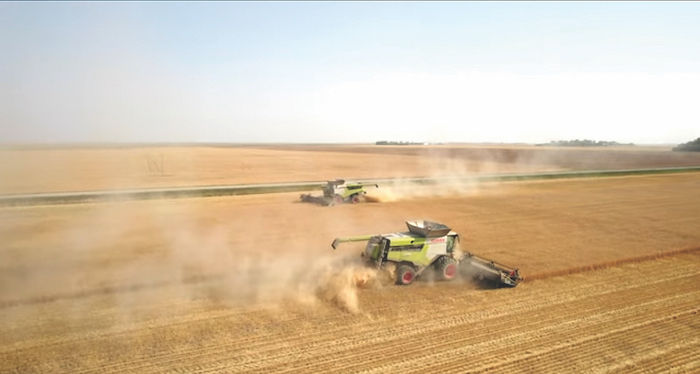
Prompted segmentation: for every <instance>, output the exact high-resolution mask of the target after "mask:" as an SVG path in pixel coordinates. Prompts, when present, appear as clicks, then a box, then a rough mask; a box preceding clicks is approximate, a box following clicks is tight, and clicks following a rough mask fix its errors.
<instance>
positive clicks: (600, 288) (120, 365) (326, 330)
mask: <svg viewBox="0 0 700 374" xmlns="http://www.w3.org/2000/svg"><path fill="white" fill-rule="evenodd" d="M693 259H694V258H693V257H688V256H682V257H681V258H680V260H679V259H673V258H669V259H661V260H658V261H650V262H647V263H644V264H642V265H639V266H636V267H633V268H629V269H627V270H626V271H625V272H627V273H629V276H630V277H632V278H635V279H636V278H637V277H639V275H640V274H644V273H647V272H654V273H657V276H655V278H654V280H655V281H656V283H657V284H658V288H659V290H664V289H669V290H670V291H668V292H671V291H672V290H671V288H668V287H666V285H665V284H663V279H665V280H666V282H668V283H670V284H671V285H674V284H678V283H679V282H678V280H679V279H681V278H684V277H685V278H687V276H688V275H690V274H692V273H693V272H695V274H697V269H698V268H697V265H696V263H695V262H694V261H693ZM669 268H672V269H673V271H669ZM655 270H661V271H655ZM678 272H684V273H685V276H683V275H679V274H678ZM635 274H637V275H636V276H635ZM577 277H586V278H580V279H577ZM577 277H574V278H570V277H561V278H560V279H558V280H554V281H552V280H546V281H543V282H547V283H541V285H545V284H548V285H549V286H547V287H536V288H532V285H527V286H529V287H524V288H523V290H524V293H520V294H522V295H525V294H526V295H528V297H525V298H522V299H518V300H517V301H518V303H516V305H513V306H514V307H515V308H514V309H513V310H511V312H512V313H514V314H515V315H522V317H523V318H524V317H527V316H528V315H530V316H533V315H535V316H536V314H532V313H541V314H542V315H547V314H551V313H547V312H546V306H547V305H542V304H541V301H540V300H544V299H546V300H549V302H550V305H560V306H563V305H566V304H567V303H568V302H570V301H571V300H573V299H575V298H580V297H586V294H588V297H596V296H595V295H597V294H601V293H606V292H607V293H609V294H610V295H611V296H610V297H612V295H613V294H614V293H615V292H620V291H621V290H625V289H633V288H640V287H645V286H646V285H645V284H643V283H640V284H627V283H622V284H621V283H619V282H618V283H616V281H618V280H619V279H618V278H619V277H620V272H617V271H615V272H610V271H608V272H599V273H597V274H592V277H589V276H588V275H580V276H577ZM644 281H645V282H647V283H649V282H648V281H647V280H646V279H644ZM552 282H554V283H552ZM533 284H540V283H537V282H535V283H533ZM524 286H526V285H524ZM553 286H554V287H555V289H552V288H551V287H553ZM571 286H574V287H573V288H571ZM393 290H396V291H392V293H394V294H396V295H399V296H397V297H391V298H389V299H390V300H391V299H394V300H401V299H402V298H403V297H405V296H411V295H413V296H414V297H418V300H420V305H412V303H410V302H405V300H404V301H403V303H402V304H400V305H399V306H398V307H399V308H402V305H404V306H408V307H409V308H408V309H407V310H406V311H403V310H402V312H401V313H399V314H398V315H394V316H392V319H393V318H394V317H396V318H399V317H403V318H405V317H409V318H407V319H406V321H405V323H404V324H403V326H394V327H395V328H393V329H388V330H387V329H383V327H386V323H387V322H388V320H387V319H381V318H378V317H377V319H376V320H375V321H369V323H368V321H367V320H366V318H365V317H362V316H360V317H358V316H348V315H344V314H339V313H335V314H333V313H329V314H328V315H326V316H325V317H323V318H320V319H319V320H316V319H315V317H314V316H309V315H305V314H303V313H298V314H296V315H293V316H292V318H290V319H288V320H287V321H286V322H283V323H282V324H281V325H280V327H281V329H269V330H265V331H264V332H263V333H262V334H256V333H252V334H248V335H245V336H244V337H241V339H238V338H233V339H231V336H227V335H225V334H217V335H216V336H217V337H219V336H220V337H222V338H225V340H222V339H212V340H207V341H202V342H200V343H197V344H196V345H193V346H192V345H184V346H183V344H182V341H181V339H182V336H183V335H182V334H187V331H188V329H190V328H191V327H192V326H193V323H194V326H196V328H195V329H193V330H191V331H199V330H202V331H217V332H218V330H221V329H226V328H230V323H231V322H232V321H233V322H236V325H235V326H238V325H240V323H238V322H240V321H241V320H245V319H247V318H248V317H247V316H251V319H250V320H251V321H252V322H251V323H254V324H256V323H265V321H266V319H265V318H262V319H261V318H257V319H256V318H255V315H256V314H257V312H255V311H251V310H246V309H244V308H241V309H237V310H235V311H232V312H231V313H226V312H225V311H220V312H218V313H219V317H218V318H217V319H213V320H212V319H210V318H209V317H211V316H212V315H211V314H209V315H204V316H199V315H198V316H196V317H197V318H194V319H192V318H190V319H188V318H180V319H178V322H177V324H167V325H161V326H149V327H147V328H143V329H140V330H139V329H133V330H129V331H126V332H123V333H118V334H114V333H106V334H103V335H101V337H99V338H94V337H92V338H90V339H88V341H85V342H77V341H76V340H77V339H73V342H70V341H65V342H62V343H61V344H59V345H57V346H55V349H56V353H57V354H59V353H60V351H61V350H62V349H69V350H71V351H77V352H83V353H82V354H80V355H78V356H74V355H72V356H73V360H75V361H76V362H90V358H89V356H88V355H89V352H90V350H89V349H86V348H83V349H81V348H80V347H81V346H77V347H74V346H72V343H82V344H83V346H84V347H87V346H91V345H97V346H100V345H103V344H104V343H102V342H108V341H112V340H117V341H119V340H122V341H124V340H125V341H143V338H144V337H148V336H150V335H151V334H156V335H157V336H158V337H159V338H162V343H163V345H164V348H167V349H163V350H157V351H151V352H144V353H143V354H139V356H140V357H138V356H137V357H130V359H124V360H122V359H117V358H118V357H112V362H111V363H109V362H108V363H107V365H103V366H101V367H99V368H95V367H94V366H93V369H91V371H126V370H132V371H134V370H135V371H138V372H147V371H157V370H158V367H160V368H173V367H180V368H183V364H185V366H184V368H185V369H187V368H188V366H187V364H189V363H192V362H195V363H196V365H194V364H190V365H191V366H189V368H190V369H192V370H190V371H194V370H199V371H206V370H213V371H217V370H219V371H222V370H223V371H241V370H243V371H254V370H263V371H265V370H270V369H272V368H274V367H275V365H276V364H275V362H277V363H281V364H282V368H288V369H295V368H297V369H298V368H299V367H295V366H294V364H293V363H289V362H287V363H286V367H285V361H284V360H285V357H289V356H286V354H297V355H298V358H299V359H300V360H302V361H297V363H298V364H299V365H303V360H311V361H310V363H307V364H306V365H312V364H313V363H314V359H317V358H320V357H321V356H319V355H325V354H327V353H324V352H332V350H338V349H341V353H342V352H343V350H353V349H356V350H365V349H366V344H365V343H367V341H366V340H364V338H369V339H370V341H371V339H374V341H375V342H377V343H378V344H382V343H384V344H393V343H392V341H391V334H392V333H396V334H404V335H403V336H414V335H411V334H406V332H405V331H404V330H405V329H406V328H409V327H411V326H412V325H422V324H423V323H426V325H427V323H432V322H435V324H431V325H427V326H426V327H428V328H429V329H428V330H423V331H427V332H428V333H430V331H431V330H438V329H440V328H442V327H445V326H440V325H439V324H440V323H443V322H445V321H447V322H450V321H451V322H450V323H452V326H462V325H464V324H469V323H472V324H475V323H481V322H484V321H485V320H488V319H489V318H490V319H491V320H492V321H497V320H499V319H503V318H505V317H509V316H508V314H507V313H506V314H503V313H502V310H500V308H498V307H497V305H498V304H501V303H502V302H504V301H508V299H509V298H511V297H512V294H513V293H512V292H511V291H517V290H518V289H516V290H499V291H481V292H489V293H490V295H489V296H488V304H487V305H489V307H488V308H487V310H485V311H480V310H479V309H480V308H481V307H480V306H474V305H471V304H470V302H469V300H464V301H462V300H459V303H457V304H455V305H456V306H460V307H459V308H455V305H442V304H441V303H440V299H441V296H444V294H445V293H446V292H451V287H450V286H448V287H421V288H413V289H405V288H396V289H393ZM655 290H656V289H654V288H650V289H649V292H651V291H655ZM385 291H386V290H385ZM592 291H595V292H592ZM396 292H398V293H396ZM635 292H643V291H640V290H637V291H635ZM381 293H382V292H379V293H376V292H375V293H371V292H370V294H372V296H373V297H374V299H371V300H369V305H368V306H367V308H368V309H369V311H370V313H377V315H378V316H384V315H390V314H392V313H393V314H395V313H396V306H392V305H391V303H389V304H387V302H386V301H387V300H386V299H384V298H383V296H382V295H381ZM384 293H386V292H384ZM414 293H415V294H414ZM472 294H479V292H474V291H463V292H456V293H455V295H456V296H455V295H451V296H455V297H457V298H463V297H464V296H466V295H472ZM402 295H403V296H402ZM421 295H427V296H429V297H426V298H425V299H422V298H421ZM516 295H517V294H516ZM548 296H549V297H548ZM516 297H517V296H516ZM572 298H573V299H572ZM425 303H431V304H434V306H435V307H436V308H437V309H436V308H433V309H431V310H429V311H427V312H426V313H425V314H416V315H411V313H413V311H420V310H421V305H425ZM537 304H539V305H537ZM608 306H619V305H618V304H614V305H608ZM598 307H600V306H599V305H597V304H596V305H592V304H591V306H589V308H598ZM562 310H563V311H570V309H568V308H564V309H562ZM591 310H596V309H591ZM538 311H539V312H538ZM509 313H510V312H509ZM435 315H439V316H441V317H445V319H441V318H438V320H437V321H434V320H435ZM511 316H512V315H511ZM309 317H310V318H312V319H314V323H315V324H316V323H317V325H318V326H316V327H314V328H313V329H311V330H312V331H311V332H310V333H309V332H308V331H307V329H308V328H309V327H308V325H306V326H305V325H304V324H303V323H300V322H303V321H304V320H305V319H306V318H309ZM554 317H556V316H551V318H554ZM540 319H541V318H540ZM557 320H559V319H557ZM193 321H195V322H193ZM196 321H199V322H196ZM523 321H525V320H523ZM553 321H555V320H553ZM392 323H393V322H392ZM531 323H533V324H532V325H531V327H537V326H539V325H538V324H537V323H538V321H534V322H531ZM448 328H449V326H448ZM173 330H175V331H179V333H178V334H175V335H173V334H169V333H168V331H173ZM484 334H488V332H487V331H485V332H484ZM185 336H186V335H185ZM484 336H486V335H484ZM339 338H341V339H339ZM342 338H344V339H345V340H342ZM345 343H348V344H347V345H345ZM46 348H47V347H45V346H34V347H29V346H27V349H24V350H23V351H24V352H25V353H24V354H22V352H19V353H18V354H17V355H16V356H15V358H12V357H11V356H6V355H2V356H4V357H5V359H3V360H0V361H5V362H7V361H6V359H9V361H10V362H12V361H15V359H17V360H20V359H21V358H22V357H24V358H30V357H32V355H33V352H32V351H34V350H38V351H42V350H44V349H46ZM173 348H174V349H173ZM246 352H247V353H246ZM15 353H17V352H15ZM71 353H73V352H71ZM248 353H252V354H253V355H249V354H248ZM86 354H88V355H86ZM344 354H346V353H344ZM13 356H14V355H13ZM59 356H60V355H59ZM81 356H82V357H81ZM358 357H360V358H361V357H362V356H361V355H360V356H358ZM124 358H126V357H124ZM131 359H135V360H131ZM351 359H352V358H351ZM354 360H355V361H357V358H355V359H354ZM29 361H30V362H31V361H33V360H29ZM139 361H141V364H139ZM271 361H272V362H271ZM316 362H317V361H316ZM154 363H158V364H157V365H156V366H154ZM36 365H40V362H38V361H37V363H36ZM29 367H31V366H29ZM83 368H84V367H83ZM72 371H77V370H72Z"/></svg>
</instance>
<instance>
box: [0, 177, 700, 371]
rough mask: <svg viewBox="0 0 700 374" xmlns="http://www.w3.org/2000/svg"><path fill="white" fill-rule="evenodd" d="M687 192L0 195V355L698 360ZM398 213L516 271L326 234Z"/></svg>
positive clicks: (499, 362) (310, 361) (318, 360)
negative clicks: (362, 200) (504, 277)
mask: <svg viewBox="0 0 700 374" xmlns="http://www.w3.org/2000/svg"><path fill="white" fill-rule="evenodd" d="M698 191H700V173H684V174H678V175H659V176H635V177H616V178H603V179H595V178H590V179H581V180H569V181H537V182H517V183H501V184H482V185H478V186H475V185H469V186H458V187H454V186H452V187H450V188H444V189H438V190H437V191H434V192H435V193H434V194H433V195H426V194H418V195H415V194H413V195H412V194H406V195H401V194H394V195H390V196H386V195H385V196H382V199H383V200H384V202H382V203H368V204H362V205H354V206H350V205H347V206H336V207H333V208H326V207H319V206H314V205H310V204H302V203H298V202H297V198H298V195H297V194H272V195H254V196H238V197H225V198H224V197H220V198H203V199H180V200H159V201H132V202H122V203H102V204H78V205H70V206H44V207H41V206H35V207H12V208H2V209H0V222H1V223H2V224H0V237H2V238H3V242H2V246H1V247H0V256H2V263H1V265H0V266H1V267H2V271H1V272H0V309H1V312H2V314H1V315H2V317H1V318H2V319H1V320H0V371H2V372H71V373H73V372H124V371H127V372H139V373H141V372H172V371H182V372H255V371H257V372H271V371H276V372H286V371H290V372H309V371H310V372H319V371H335V372H360V371H378V372H396V371H420V372H425V371H428V370H429V371H433V372H465V371H499V372H500V371H531V372H579V371H592V372H611V371H612V372H615V371H617V372H633V371H650V372H657V371H663V370H668V369H671V368H673V369H674V370H677V371H679V372H697V371H698V370H699V369H700V358H699V357H698V355H697V351H698V349H699V348H700V330H699V327H700V326H699V322H698V321H699V320H698V317H697V311H698V309H699V308H698V305H700V303H699V302H700V291H699V290H698V287H697V284H698V281H700V255H699V254H698V251H696V250H694V249H695V248H698V247H700V231H699V230H698V227H700V198H699V197H698V196H699V195H698ZM408 218H431V219H434V220H438V221H442V222H445V223H448V224H450V225H451V226H452V227H453V228H454V229H455V230H456V231H458V232H460V233H461V234H462V236H463V238H462V243H461V245H462V247H463V248H464V249H467V250H471V251H474V252H476V253H478V254H480V255H483V256H485V257H489V258H493V259H495V260H497V261H500V262H504V263H506V264H511V265H516V266H519V267H520V269H521V272H522V273H523V275H525V277H526V278H527V277H530V279H532V280H531V281H528V282H526V283H524V284H521V285H520V286H519V287H517V288H515V289H498V290H493V289H481V288H479V287H477V286H475V285H472V284H469V283H465V282H457V283H452V284H447V283H440V282H439V283H431V282H419V283H417V284H415V285H412V286H409V287H398V286H393V285H391V284H390V282H387V281H386V279H385V278H384V277H385V274H381V273H380V274H375V273H373V272H371V271H367V270H366V269H364V268H362V267H361V266H360V264H359V263H358V261H357V251H358V248H357V247H352V246H349V247H346V248H343V249H341V250H339V251H337V252H332V251H331V250H330V247H329V244H330V241H331V240H332V239H333V238H334V237H336V236H345V235H354V234H364V233H379V232H391V231H396V230H401V229H403V227H402V225H403V220H404V219H408ZM683 249H686V251H685V252H683V253H681V254H675V255H673V254H672V252H673V251H679V250H683ZM663 253H668V254H669V256H660V257H659V258H657V259H653V260H646V261H641V262H637V261H634V260H630V259H634V258H640V257H641V258H645V257H646V258H651V257H653V256H656V255H658V254H663ZM616 263H620V264H617V265H616ZM596 264H604V266H597V267H596V266H595V265H596ZM586 267H596V268H598V270H595V271H582V270H586ZM358 286H359V287H358Z"/></svg>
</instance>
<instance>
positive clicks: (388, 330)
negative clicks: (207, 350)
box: [214, 312, 463, 370]
mask: <svg viewBox="0 0 700 374" xmlns="http://www.w3.org/2000/svg"><path fill="white" fill-rule="evenodd" d="M458 313H459V312H458ZM426 318H431V317H430V316H426ZM423 322H426V321H416V320H415V319H414V320H411V321H409V322H408V325H413V324H416V325H421V326H422V325H423V324H424V323H423ZM427 322H430V321H427ZM461 322H463V321H461ZM437 323H439V324H445V321H444V320H443V321H438V322H437ZM456 323H457V324H459V323H460V321H457V322H456ZM431 328H432V326H431ZM382 330H383V331H382ZM401 330H402V329H401V328H398V329H394V328H392V327H389V328H385V329H377V331H382V332H381V333H380V334H378V336H379V338H380V341H379V343H378V344H379V345H381V344H383V343H382V339H383V340H386V336H396V335H397V334H401ZM370 333H371V332H370ZM360 334H362V333H360ZM360 334H357V335H360ZM333 335H334V334H333ZM351 340H352V339H351ZM372 340H373V339H372V337H371V336H369V337H368V336H367V335H366V334H364V335H363V339H362V342H363V343H362V344H360V346H361V345H366V343H368V342H371V341H372ZM284 343H285V344H286V348H285V351H286V353H287V354H289V355H294V353H295V352H293V351H292V352H290V351H289V348H291V347H290V346H289V343H290V342H289V341H288V340H286V341H285V342H284ZM336 343H337V344H336V346H341V347H345V348H347V349H346V350H353V349H355V348H357V347H356V346H354V345H350V346H346V345H345V344H343V342H342V341H340V342H336ZM272 351H273V352H274V349H272ZM329 355H331V354H329ZM332 355H335V353H334V354H332ZM288 357H289V356H287V355H285V356H283V357H282V358H284V359H283V360H280V361H279V362H280V364H281V365H282V367H284V366H288ZM260 360H261V361H263V360H264V362H265V363H266V364H265V366H264V367H265V370H276V369H275V368H274V367H270V366H269V363H270V361H271V360H272V361H276V360H275V359H274V357H270V356H268V355H265V354H261V357H260ZM313 360H314V361H315V362H318V360H319V357H318V356H314V357H313ZM256 367H257V368H260V366H258V365H255V366H247V367H246V369H248V370H250V369H254V368H256ZM214 370H216V368H214Z"/></svg>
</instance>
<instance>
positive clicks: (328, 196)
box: [300, 179, 379, 206]
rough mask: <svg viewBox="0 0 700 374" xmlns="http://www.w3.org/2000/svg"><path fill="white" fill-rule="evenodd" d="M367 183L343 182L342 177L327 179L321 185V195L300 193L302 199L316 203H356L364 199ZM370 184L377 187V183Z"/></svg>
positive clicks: (328, 204) (326, 204)
mask: <svg viewBox="0 0 700 374" xmlns="http://www.w3.org/2000/svg"><path fill="white" fill-rule="evenodd" d="M366 186H367V185H365V184H363V183H359V182H352V183H345V180H343V179H336V180H334V181H328V182H326V184H325V185H324V186H323V188H322V189H323V196H313V195H311V194H302V195H301V196H300V198H301V200H302V201H305V202H310V203H316V204H320V205H325V206H332V205H335V204H343V203H352V204H356V203H359V202H362V201H364V200H365V195H366V194H367V191H366V190H365V187H366ZM371 186H373V187H376V188H379V185H378V184H372V185H371Z"/></svg>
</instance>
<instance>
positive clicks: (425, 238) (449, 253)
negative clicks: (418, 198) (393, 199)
mask: <svg viewBox="0 0 700 374" xmlns="http://www.w3.org/2000/svg"><path fill="white" fill-rule="evenodd" d="M406 225H407V226H408V232H397V233H391V234H382V235H363V236H354V237H348V238H337V239H335V240H334V241H333V244H331V247H333V249H336V248H337V246H338V244H339V243H345V242H364V241H366V242H367V246H366V247H365V250H364V252H362V256H363V257H364V258H366V259H367V261H368V262H369V264H370V265H371V266H374V267H376V268H381V267H382V266H385V265H386V264H388V263H393V264H394V265H395V266H396V283H397V284H400V285H408V284H411V283H413V281H414V280H415V279H416V278H418V277H420V276H421V275H422V274H423V273H424V272H425V271H426V270H428V269H431V270H434V271H435V272H436V273H437V275H438V277H439V278H440V279H442V280H448V281H449V280H453V279H455V278H456V277H457V275H458V273H461V275H462V276H463V277H468V278H473V279H476V280H479V281H488V282H492V283H494V284H496V285H498V286H504V287H515V286H517V285H518V283H520V281H521V280H522V278H521V277H520V273H519V271H518V269H517V268H512V267H509V266H506V265H503V264H499V263H496V262H494V261H492V260H488V259H485V258H482V257H479V256H476V255H474V254H472V253H469V252H466V253H463V254H461V252H459V251H456V250H455V246H456V244H457V243H458V242H459V235H458V234H457V233H456V232H454V231H452V230H451V229H450V228H449V227H447V226H446V225H443V224H441V223H437V222H431V221H423V220H418V221H406Z"/></svg>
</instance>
